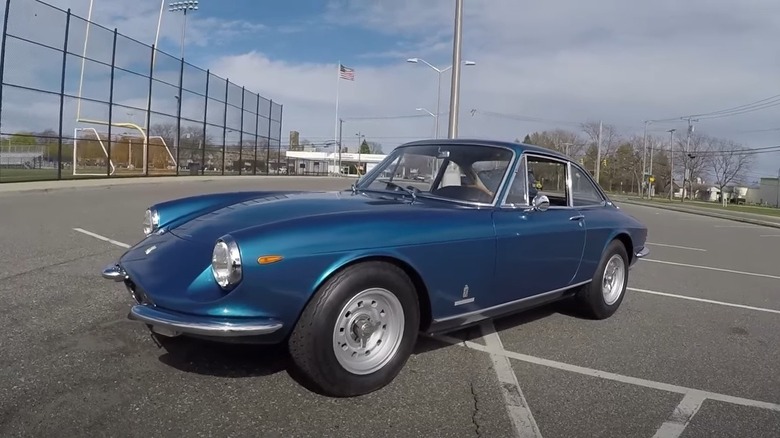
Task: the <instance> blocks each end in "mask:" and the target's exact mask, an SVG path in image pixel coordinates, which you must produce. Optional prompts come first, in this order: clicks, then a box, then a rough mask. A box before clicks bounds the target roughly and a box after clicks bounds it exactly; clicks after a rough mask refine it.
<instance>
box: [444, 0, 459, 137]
mask: <svg viewBox="0 0 780 438" xmlns="http://www.w3.org/2000/svg"><path fill="white" fill-rule="evenodd" d="M462 34H463V0H455V32H454V37H453V40H452V79H451V86H450V126H449V133H448V138H457V137H458V111H459V105H460V52H461V50H460V47H461V38H462Z"/></svg>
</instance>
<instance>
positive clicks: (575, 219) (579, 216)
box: [569, 214, 585, 221]
mask: <svg viewBox="0 0 780 438" xmlns="http://www.w3.org/2000/svg"><path fill="white" fill-rule="evenodd" d="M582 219H585V216H583V215H581V214H578V215H577V216H572V217H570V218H569V220H570V221H579V220H582Z"/></svg>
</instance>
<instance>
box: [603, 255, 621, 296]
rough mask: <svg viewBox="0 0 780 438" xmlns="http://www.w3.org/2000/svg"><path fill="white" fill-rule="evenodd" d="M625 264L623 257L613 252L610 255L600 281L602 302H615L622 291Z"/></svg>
mask: <svg viewBox="0 0 780 438" xmlns="http://www.w3.org/2000/svg"><path fill="white" fill-rule="evenodd" d="M625 267H626V264H625V263H624V262H623V258H622V257H620V256H619V255H617V254H615V255H613V256H612V257H610V259H609V261H608V262H607V266H606V267H605V268H604V276H603V278H602V281H601V293H602V294H603V295H604V302H605V303H607V305H608V306H610V305H612V304H615V302H616V301H617V300H618V298H620V294H621V293H622V292H623V282H624V281H625V279H626V269H625Z"/></svg>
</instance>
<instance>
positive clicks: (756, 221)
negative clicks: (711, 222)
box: [616, 200, 780, 229]
mask: <svg viewBox="0 0 780 438" xmlns="http://www.w3.org/2000/svg"><path fill="white" fill-rule="evenodd" d="M616 202H623V203H626V204H632V205H641V206H644V207H650V208H659V209H661V210H671V211H678V212H680V213H688V214H694V215H698V216H709V217H714V218H718V219H726V220H730V221H735V222H743V223H748V224H753V225H760V226H764V227H770V228H778V229H780V222H769V221H762V220H759V219H751V218H746V217H739V216H733V215H727V214H721V213H715V212H709V211H699V210H696V211H694V210H690V209H683V208H676V207H670V206H666V205H657V204H650V203H645V202H636V201H630V200H620V201H617V200H616Z"/></svg>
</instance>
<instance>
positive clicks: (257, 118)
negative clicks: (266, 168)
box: [252, 93, 260, 175]
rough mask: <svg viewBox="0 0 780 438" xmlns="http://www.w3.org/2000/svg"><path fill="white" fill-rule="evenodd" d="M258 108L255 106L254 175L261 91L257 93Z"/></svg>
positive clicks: (255, 171)
mask: <svg viewBox="0 0 780 438" xmlns="http://www.w3.org/2000/svg"><path fill="white" fill-rule="evenodd" d="M256 95H257V100H256V103H257V105H256V108H255V158H254V160H252V175H257V134H258V131H259V130H260V93H256Z"/></svg>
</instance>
